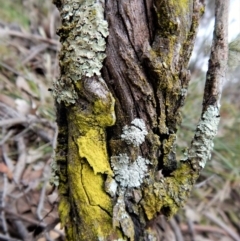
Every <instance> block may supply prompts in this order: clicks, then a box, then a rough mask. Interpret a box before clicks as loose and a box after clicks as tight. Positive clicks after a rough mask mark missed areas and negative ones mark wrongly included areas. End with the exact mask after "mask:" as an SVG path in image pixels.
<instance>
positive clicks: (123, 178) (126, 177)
mask: <svg viewBox="0 0 240 241" xmlns="http://www.w3.org/2000/svg"><path fill="white" fill-rule="evenodd" d="M148 164H150V161H149V160H148V159H145V158H143V157H141V156H138V157H137V159H136V160H135V161H133V162H132V161H131V160H130V158H129V157H128V155H127V154H126V153H123V154H119V155H118V156H112V157H111V166H112V169H113V172H114V177H115V180H116V181H117V182H118V183H119V184H120V186H121V187H129V188H132V187H139V186H140V185H141V184H142V182H143V180H144V177H145V176H146V173H147V170H148Z"/></svg>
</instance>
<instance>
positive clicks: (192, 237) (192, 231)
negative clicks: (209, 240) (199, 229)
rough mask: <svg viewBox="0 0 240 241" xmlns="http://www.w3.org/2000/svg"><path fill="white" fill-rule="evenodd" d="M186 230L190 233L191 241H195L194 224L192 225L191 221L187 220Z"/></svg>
mask: <svg viewBox="0 0 240 241" xmlns="http://www.w3.org/2000/svg"><path fill="white" fill-rule="evenodd" d="M187 224H188V229H189V232H190V235H191V239H192V241H195V240H196V237H195V236H196V233H195V230H194V224H193V221H192V220H190V219H188V222H187Z"/></svg>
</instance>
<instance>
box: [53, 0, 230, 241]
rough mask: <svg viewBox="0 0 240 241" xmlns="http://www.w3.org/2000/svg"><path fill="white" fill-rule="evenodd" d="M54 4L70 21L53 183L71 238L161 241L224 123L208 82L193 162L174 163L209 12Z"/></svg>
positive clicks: (192, 4) (128, 1)
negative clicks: (201, 27) (200, 31)
mask: <svg viewBox="0 0 240 241" xmlns="http://www.w3.org/2000/svg"><path fill="white" fill-rule="evenodd" d="M54 3H55V4H56V6H57V7H58V8H59V10H60V13H61V19H62V26H61V28H60V29H59V32H58V34H59V36H60V41H61V43H62V50H61V52H60V54H59V59H60V70H61V75H60V78H59V80H58V81H56V82H55V83H54V88H53V95H54V97H55V99H56V107H57V122H58V126H59V135H58V146H57V149H56V163H55V164H56V165H55V180H54V181H55V184H58V185H59V194H60V204H59V214H60V219H61V222H62V226H64V227H65V230H66V236H67V240H87V241H89V240H91V241H94V240H96V241H97V240H102V241H105V240H131V241H133V240H136V241H137V240H158V235H157V231H156V229H155V227H156V223H157V222H158V221H159V219H158V217H159V215H165V216H167V217H170V216H172V215H173V214H174V213H176V211H177V210H178V209H179V208H180V207H182V206H183V204H184V202H185V201H186V199H187V198H188V196H189V194H190V191H191V189H192V186H193V184H194V183H195V181H196V179H197V177H198V176H199V172H200V170H201V169H202V167H203V166H204V164H205V162H206V160H207V159H208V158H209V156H210V152H211V146H212V140H213V137H214V135H215V134H216V131H217V124H218V121H219V112H218V111H219V108H218V105H217V99H218V98H217V97H216V96H215V99H213V98H212V96H213V93H212V92H211V91H212V88H211V84H210V85H209V86H208V87H206V88H208V90H206V92H207V93H205V97H206V98H205V99H204V101H205V102H204V108H203V113H202V118H201V120H200V122H199V125H198V127H197V130H196V135H195V138H194V140H193V142H192V146H191V147H190V149H189V151H188V153H187V157H186V160H182V161H180V162H177V161H176V157H175V140H176V131H177V129H178V126H179V125H180V123H181V116H180V112H179V111H180V108H181V106H183V104H184V99H185V96H186V94H187V88H188V83H189V80H190V74H189V71H188V69H187V66H188V62H189V58H190V55H191V52H192V48H193V43H194V38H195V35H196V30H197V27H198V23H199V18H200V17H201V15H202V14H203V12H204V7H203V5H202V4H201V3H200V2H199V1H193V0H186V1H172V0H171V1H169V0H142V1H139V0H115V1H109V0H106V1H105V2H104V0H55V1H54ZM224 40H225V39H224ZM225 52H226V51H225ZM211 73H212V71H211ZM212 83H213V82H212ZM215 87H216V86H215ZM210 97H211V98H210ZM209 98H210V99H211V100H210V99H209ZM209 101H210V102H209ZM209 126H210V127H209ZM206 129H207V130H206Z"/></svg>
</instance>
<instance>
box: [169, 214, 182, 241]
mask: <svg viewBox="0 0 240 241" xmlns="http://www.w3.org/2000/svg"><path fill="white" fill-rule="evenodd" d="M169 223H170V225H171V227H172V229H173V231H174V233H175V235H176V238H177V241H184V239H183V236H182V232H181V229H180V228H179V226H178V224H177V222H176V220H175V219H174V218H172V219H171V220H170V221H169Z"/></svg>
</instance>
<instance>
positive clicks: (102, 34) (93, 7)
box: [53, 0, 108, 105]
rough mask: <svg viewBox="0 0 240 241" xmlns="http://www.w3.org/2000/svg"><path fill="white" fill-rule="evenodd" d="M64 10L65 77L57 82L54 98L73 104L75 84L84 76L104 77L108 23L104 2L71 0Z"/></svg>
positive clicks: (75, 97)
mask: <svg viewBox="0 0 240 241" xmlns="http://www.w3.org/2000/svg"><path fill="white" fill-rule="evenodd" d="M65 2H66V3H65V5H64V6H63V8H62V9H61V11H60V14H61V18H62V25H63V26H62V28H61V29H60V30H59V34H60V37H61V38H60V40H61V42H62V50H61V53H60V66H61V67H62V69H64V70H65V71H62V76H61V78H60V79H59V80H58V81H55V82H54V88H53V95H54V97H55V98H56V100H57V101H58V102H59V103H60V102H61V101H64V102H65V104H67V105H69V104H73V103H75V100H76V99H77V93H76V91H75V86H74V85H75V84H76V82H78V81H79V80H81V78H83V77H93V76H95V75H96V76H98V77H99V78H100V77H101V72H100V70H101V68H102V66H103V65H102V63H103V60H104V59H105V57H106V54H105V49H106V40H105V38H106V37H107V36H108V23H107V21H106V20H104V8H103V5H104V1H102V0H87V1H86V0H85V1H79V0H67V1H65Z"/></svg>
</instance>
